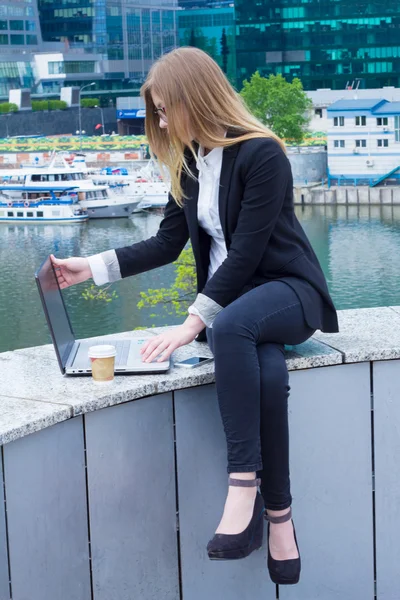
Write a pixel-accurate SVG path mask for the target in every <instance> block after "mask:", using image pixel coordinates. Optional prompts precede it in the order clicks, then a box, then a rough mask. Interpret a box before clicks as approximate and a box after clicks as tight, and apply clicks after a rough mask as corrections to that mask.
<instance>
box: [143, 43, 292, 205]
mask: <svg viewBox="0 0 400 600" xmlns="http://www.w3.org/2000/svg"><path fill="white" fill-rule="evenodd" d="M152 93H154V94H156V95H157V96H159V97H160V98H161V99H162V101H163V103H164V107H165V109H166V114H167V118H168V130H167V129H161V128H160V126H159V117H158V115H157V114H155V108H156V107H155V106H154V102H153V99H152ZM141 94H142V96H143V97H144V100H145V104H146V119H145V130H146V136H147V139H148V141H149V145H150V150H151V152H152V153H153V154H155V155H156V158H157V161H158V162H159V164H160V166H161V168H162V167H163V166H166V167H167V169H168V171H169V175H170V179H171V194H172V196H173V197H174V199H175V201H176V202H177V203H178V204H179V205H180V206H182V204H183V199H184V194H183V190H182V187H181V175H182V171H185V172H186V173H187V174H188V175H189V176H192V174H191V172H190V170H189V167H188V164H187V160H186V157H185V154H184V151H185V148H186V147H188V148H189V149H190V150H191V152H192V153H193V155H194V156H196V150H195V147H194V146H193V143H192V141H191V140H190V139H188V137H189V128H190V134H191V136H192V137H193V138H194V139H195V140H196V142H198V143H199V144H200V145H201V146H203V147H204V148H215V147H217V146H224V147H225V146H232V145H234V144H237V143H238V142H242V141H245V140H249V139H253V138H260V137H265V138H272V139H274V140H276V141H277V142H278V143H279V144H280V146H281V147H282V148H283V149H285V146H284V143H283V141H282V140H281V139H280V138H279V137H278V136H277V135H275V134H274V133H273V132H272V131H271V130H270V129H268V127H266V126H265V125H263V124H262V123H261V122H260V121H258V119H256V118H255V117H253V115H252V114H251V113H250V112H249V110H248V109H247V108H246V106H245V104H244V102H243V100H242V98H241V97H240V96H239V94H238V93H237V92H236V91H235V90H234V89H233V87H232V86H231V84H230V83H229V81H228V79H227V78H226V76H225V74H224V73H223V71H222V70H221V69H220V67H219V66H218V65H217V63H216V62H215V61H214V60H213V59H212V58H211V57H210V56H209V55H208V54H206V53H205V52H203V51H202V50H199V49H198V48H177V49H176V50H173V51H172V52H170V53H168V54H164V55H163V56H162V57H161V58H159V59H158V60H157V62H155V63H154V64H153V66H152V68H151V69H150V72H149V74H148V77H147V79H146V81H145V83H144V84H143V86H142V89H141ZM228 129H230V130H233V131H234V132H235V137H234V138H228V137H224V136H223V133H222V131H227V130H228Z"/></svg>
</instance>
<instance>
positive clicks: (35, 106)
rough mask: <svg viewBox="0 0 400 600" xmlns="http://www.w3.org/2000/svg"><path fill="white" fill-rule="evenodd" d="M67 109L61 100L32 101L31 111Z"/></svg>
mask: <svg viewBox="0 0 400 600" xmlns="http://www.w3.org/2000/svg"><path fill="white" fill-rule="evenodd" d="M67 107H68V105H67V103H66V102H64V101H63V100H32V110H34V111H38V110H65V109H66V108H67Z"/></svg>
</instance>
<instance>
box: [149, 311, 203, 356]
mask: <svg viewBox="0 0 400 600" xmlns="http://www.w3.org/2000/svg"><path fill="white" fill-rule="evenodd" d="M204 327H205V325H204V323H203V321H202V320H201V319H200V318H199V317H197V316H195V315H189V317H188V318H187V319H186V321H185V322H184V323H183V325H179V327H174V328H173V329H169V330H168V331H166V332H165V333H162V334H161V335H157V336H155V337H154V338H152V339H151V340H149V341H148V342H146V344H143V347H142V349H141V351H140V353H141V354H142V360H143V362H146V363H150V362H152V361H153V360H155V359H156V358H157V357H159V358H158V360H157V362H162V361H164V360H167V359H168V358H169V357H170V356H171V354H172V353H173V352H174V350H176V349H177V348H180V347H181V346H186V344H190V342H193V340H194V339H195V337H196V335H197V334H198V333H200V331H201V330H202V329H204ZM160 355H161V356H160Z"/></svg>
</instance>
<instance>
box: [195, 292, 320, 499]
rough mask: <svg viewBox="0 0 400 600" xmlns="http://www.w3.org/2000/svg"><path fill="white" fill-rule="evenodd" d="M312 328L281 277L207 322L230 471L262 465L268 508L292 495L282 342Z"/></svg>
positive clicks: (259, 468)
mask: <svg viewBox="0 0 400 600" xmlns="http://www.w3.org/2000/svg"><path fill="white" fill-rule="evenodd" d="M313 333H314V330H313V329H311V328H310V327H309V326H308V325H307V323H306V321H305V319H304V315H303V309H302V306H301V303H300V301H299V299H298V297H297V295H296V293H295V292H294V291H293V290H292V288H291V287H290V286H288V285H287V284H286V283H283V282H279V281H271V282H268V283H266V284H264V285H261V286H259V287H257V288H255V289H253V290H251V291H249V292H247V293H246V294H244V295H243V296H241V297H240V298H238V299H237V300H235V301H234V302H232V304H230V305H229V306H227V307H226V308H224V309H223V310H222V311H221V312H220V313H219V314H218V316H217V317H216V319H215V320H214V322H213V325H212V328H209V329H207V338H208V341H209V344H210V347H211V349H212V351H213V354H214V358H215V379H216V388H217V395H218V402H219V408H220V412H221V417H222V422H223V425H224V430H225V435H226V441H227V449H228V473H248V472H252V471H257V472H258V475H259V476H260V477H261V481H262V483H261V492H262V494H263V497H264V500H265V504H266V507H267V508H270V509H272V510H283V509H284V508H287V507H289V506H290V505H291V502H292V497H291V493H290V474H289V428H288V396H289V389H290V388H289V375H288V371H287V367H286V361H285V354H284V344H288V345H295V344H300V343H302V342H304V341H305V340H307V339H308V338H309V337H311V336H312V335H313Z"/></svg>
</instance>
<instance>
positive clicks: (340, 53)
mask: <svg viewBox="0 0 400 600" xmlns="http://www.w3.org/2000/svg"><path fill="white" fill-rule="evenodd" d="M235 9H236V49H237V78H238V83H239V84H241V82H242V81H243V79H248V78H249V77H251V75H252V74H253V73H254V72H255V71H259V72H260V74H261V75H264V76H268V75H270V74H271V73H273V74H277V73H282V75H284V77H286V78H287V79H288V80H291V79H292V78H293V77H299V78H300V79H301V81H302V82H303V86H304V88H305V89H307V90H313V89H318V88H326V87H328V88H332V89H344V88H345V87H346V85H348V84H351V83H352V82H353V81H355V80H359V85H360V87H365V88H377V87H382V86H389V85H391V86H397V87H398V86H400V13H399V5H398V2H397V1H395V0H385V1H384V2H383V1H382V0H351V1H349V0H319V1H317V0H237V1H236V3H235Z"/></svg>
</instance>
